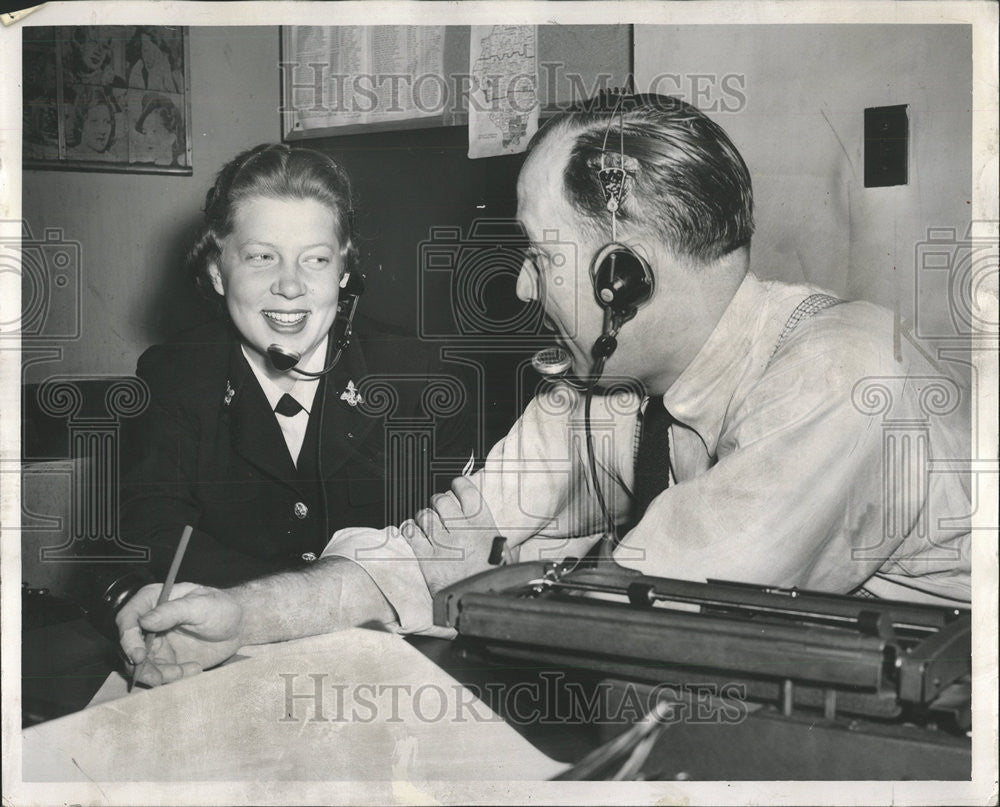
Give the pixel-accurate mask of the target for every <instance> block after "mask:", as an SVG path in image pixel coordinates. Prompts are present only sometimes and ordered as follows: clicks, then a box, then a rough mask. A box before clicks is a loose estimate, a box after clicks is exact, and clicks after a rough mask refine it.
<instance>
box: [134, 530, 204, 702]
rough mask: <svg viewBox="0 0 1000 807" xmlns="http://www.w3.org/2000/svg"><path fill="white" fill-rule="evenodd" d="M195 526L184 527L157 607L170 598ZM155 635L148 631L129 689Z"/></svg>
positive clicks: (145, 658)
mask: <svg viewBox="0 0 1000 807" xmlns="http://www.w3.org/2000/svg"><path fill="white" fill-rule="evenodd" d="M193 531H194V528H193V527H192V526H191V525H190V524H187V525H185V527H184V532H182V533H181V540H180V542H179V543H178V544H177V550H176V551H175V552H174V559H173V560H172V561H171V562H170V569H169V570H168V571H167V579H166V580H164V581H163V588H161V589H160V596H159V597H157V598H156V607H157V608H159V607H160V606H161V605H163V603H165V602H166V601H167V600H169V599H170V591H171V589H173V587H174V582H175V581H176V580H177V570H178V569H179V568H180V567H181V561H182V560H184V553H185V552H186V551H187V545H188V541H190V540H191V533H192V532H193ZM153 636H154V634H152V633H147V634H146V637H145V639H144V643H145V645H146V655H145V656H144V657H143V659H142V661H141V662H140V664H139V666H138V667H133V668H132V675H131V676H129V681H128V691H129V692H131V691H132V687H133V686H135V679H136V678H138V677H139V671H140V670H141V669H142V668H143V667H144V666H146V660H147V659H148V658H149V651H150V649H151V648H152V646H153Z"/></svg>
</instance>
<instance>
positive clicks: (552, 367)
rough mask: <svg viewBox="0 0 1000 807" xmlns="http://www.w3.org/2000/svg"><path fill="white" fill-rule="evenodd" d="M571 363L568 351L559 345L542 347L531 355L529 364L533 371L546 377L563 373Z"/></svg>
mask: <svg viewBox="0 0 1000 807" xmlns="http://www.w3.org/2000/svg"><path fill="white" fill-rule="evenodd" d="M572 365H573V360H572V359H571V358H570V355H569V353H567V352H566V351H565V350H563V349H562V348H561V347H547V348H543V349H542V350H539V351H538V352H537V353H536V354H535V355H534V356H532V357H531V366H532V367H534V368H535V372H537V373H538V374H539V375H543V376H545V377H546V378H558V377H559V376H562V375H565V374H566V373H567V372H568V371H569V368H570V367H571V366H572Z"/></svg>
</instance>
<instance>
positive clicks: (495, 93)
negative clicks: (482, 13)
mask: <svg viewBox="0 0 1000 807" xmlns="http://www.w3.org/2000/svg"><path fill="white" fill-rule="evenodd" d="M470 36H471V41H470V43H469V73H470V74H471V76H472V83H471V87H470V93H469V157H470V158H473V159H474V158H476V157H494V156H497V155H500V154H517V153H519V152H522V151H524V150H525V149H526V148H527V146H528V141H529V140H531V137H532V135H534V134H535V132H536V131H537V130H538V111H539V104H538V55H537V54H538V28H537V27H536V26H534V25H476V26H473V27H472V29H471V34H470Z"/></svg>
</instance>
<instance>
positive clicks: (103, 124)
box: [66, 85, 116, 160]
mask: <svg viewBox="0 0 1000 807" xmlns="http://www.w3.org/2000/svg"><path fill="white" fill-rule="evenodd" d="M115 112H116V109H115V104H114V102H113V101H112V100H111V99H110V98H109V97H108V95H107V93H106V92H105V91H104V89H102V88H101V87H90V86H86V85H83V86H80V87H79V92H78V93H77V95H76V100H75V102H74V104H73V118H72V124H73V125H72V130H71V131H70V133H69V136H68V137H67V144H66V145H67V156H68V157H69V158H70V159H74V160H108V159H111V157H110V155H109V154H108V152H109V150H110V149H111V146H112V145H113V144H114V142H115V131H116V125H115Z"/></svg>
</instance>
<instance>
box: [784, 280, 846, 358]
mask: <svg viewBox="0 0 1000 807" xmlns="http://www.w3.org/2000/svg"><path fill="white" fill-rule="evenodd" d="M842 302H844V300H841V299H840V298H839V297H832V296H830V295H829V294H810V295H809V296H808V297H806V298H805V299H804V300H803V301H802V302H801V303H799V304H798V305H797V306H795V310H794V311H792V314H791V316H790V317H789V318H788V321H787V322H786V323H785V327H784V328H782V329H781V334H780V335H779V336H778V341H777V343H776V344H775V346H774V350H772V351H771V358H770V359H768V362H769V363H770V361H771V359H773V358H774V354H775V353H777V352H778V348H780V347H781V346H782V345H783V344H784V343H785V340H786V339H787V338H788V337H789V336H791V334H792V331H794V330H795V329H796V328H797V327H798V326H799V324H800V323H801V322H802V321H803V320H806V319H809V317H811V316H812V315H813V314H818V313H819V312H820V311H822V310H823V309H825V308H832V307H833V306H835V305H840V304H841V303H842Z"/></svg>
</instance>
